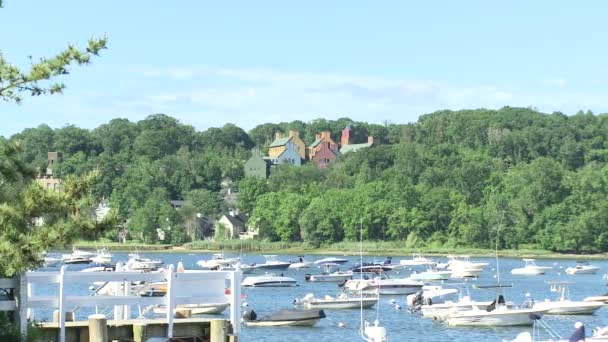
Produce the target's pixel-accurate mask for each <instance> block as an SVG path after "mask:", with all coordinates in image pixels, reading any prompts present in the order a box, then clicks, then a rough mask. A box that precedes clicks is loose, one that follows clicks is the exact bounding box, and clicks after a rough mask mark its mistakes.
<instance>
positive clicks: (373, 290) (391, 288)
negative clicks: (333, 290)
mask: <svg viewBox="0 0 608 342" xmlns="http://www.w3.org/2000/svg"><path fill="white" fill-rule="evenodd" d="M422 286H424V284H423V283H421V282H418V281H414V280H411V279H393V278H380V277H377V278H374V279H351V280H348V281H347V282H346V283H345V284H344V288H345V289H347V290H348V291H349V292H352V293H358V294H380V295H408V294H412V293H416V292H417V291H419V290H420V289H422Z"/></svg>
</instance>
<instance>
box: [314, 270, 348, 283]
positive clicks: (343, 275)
mask: <svg viewBox="0 0 608 342" xmlns="http://www.w3.org/2000/svg"><path fill="white" fill-rule="evenodd" d="M352 277H353V272H351V271H346V272H343V271H336V272H332V273H322V274H305V275H304V279H305V280H306V281H311V282H328V283H332V282H333V283H339V282H342V281H345V280H349V279H352Z"/></svg>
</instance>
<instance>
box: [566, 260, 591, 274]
mask: <svg viewBox="0 0 608 342" xmlns="http://www.w3.org/2000/svg"><path fill="white" fill-rule="evenodd" d="M599 269H600V268H599V267H597V266H593V265H590V264H589V262H588V261H577V262H576V266H575V267H568V268H566V271H565V272H566V273H568V274H596V273H597V271H599Z"/></svg>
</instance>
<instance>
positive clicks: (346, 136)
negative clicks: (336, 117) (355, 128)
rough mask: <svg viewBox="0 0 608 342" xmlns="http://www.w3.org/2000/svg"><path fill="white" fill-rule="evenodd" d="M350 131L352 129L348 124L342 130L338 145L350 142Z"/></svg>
mask: <svg viewBox="0 0 608 342" xmlns="http://www.w3.org/2000/svg"><path fill="white" fill-rule="evenodd" d="M351 131H352V129H351V128H350V125H348V126H346V127H345V128H344V129H343V130H342V139H341V141H340V145H341V146H346V145H350V144H352V142H351V140H350V139H351V137H350V132H351Z"/></svg>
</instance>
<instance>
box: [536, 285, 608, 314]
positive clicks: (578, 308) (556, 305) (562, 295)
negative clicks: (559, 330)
mask: <svg viewBox="0 0 608 342" xmlns="http://www.w3.org/2000/svg"><path fill="white" fill-rule="evenodd" d="M548 284H550V285H551V292H557V293H558V298H557V300H549V299H545V301H543V302H537V303H534V306H533V307H534V308H538V309H543V310H546V311H547V312H546V314H547V315H592V314H593V313H595V312H596V311H597V310H599V309H600V308H602V307H603V306H604V302H601V301H598V302H593V301H571V300H570V299H569V298H568V297H569V290H568V285H570V284H573V283H572V282H565V281H564V282H550V283H548Z"/></svg>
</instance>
